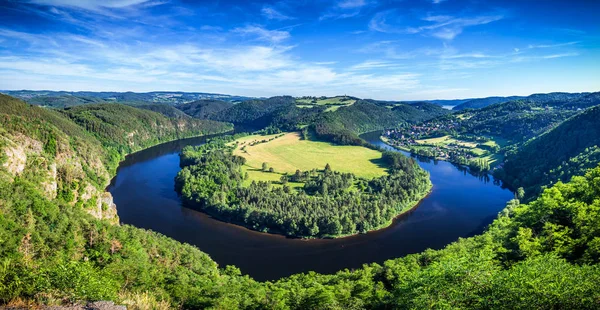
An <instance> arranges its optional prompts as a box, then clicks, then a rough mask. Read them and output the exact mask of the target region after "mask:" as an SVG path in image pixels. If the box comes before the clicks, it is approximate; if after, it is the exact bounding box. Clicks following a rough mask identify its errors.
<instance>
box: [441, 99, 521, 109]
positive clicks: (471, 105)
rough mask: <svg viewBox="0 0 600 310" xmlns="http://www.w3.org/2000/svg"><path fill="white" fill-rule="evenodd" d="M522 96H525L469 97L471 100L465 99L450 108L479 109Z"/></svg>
mask: <svg viewBox="0 0 600 310" xmlns="http://www.w3.org/2000/svg"><path fill="white" fill-rule="evenodd" d="M524 98H525V97H523V96H511V97H487V98H478V99H471V100H468V101H465V102H463V103H461V104H459V105H457V106H455V107H454V108H452V110H454V111H460V110H464V109H481V108H485V107H487V106H489V105H492V104H497V103H503V102H509V101H514V100H518V99H524Z"/></svg>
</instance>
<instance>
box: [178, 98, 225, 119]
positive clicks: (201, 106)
mask: <svg viewBox="0 0 600 310" xmlns="http://www.w3.org/2000/svg"><path fill="white" fill-rule="evenodd" d="M231 107H233V103H231V102H227V101H221V100H211V99H203V100H197V101H193V102H190V103H184V104H179V105H177V106H176V108H177V109H179V110H181V111H183V112H184V113H185V114H187V115H190V116H192V117H195V118H200V119H207V118H210V117H212V116H213V115H215V114H217V113H219V112H221V111H223V110H227V109H229V108H231Z"/></svg>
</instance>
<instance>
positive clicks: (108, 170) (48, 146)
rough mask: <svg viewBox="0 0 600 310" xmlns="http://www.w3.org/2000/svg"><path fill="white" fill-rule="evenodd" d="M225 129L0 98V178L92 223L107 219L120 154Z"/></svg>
mask: <svg viewBox="0 0 600 310" xmlns="http://www.w3.org/2000/svg"><path fill="white" fill-rule="evenodd" d="M229 129H231V126H230V125H228V124H224V123H218V122H214V121H201V120H193V119H191V118H188V119H171V118H166V117H164V116H162V115H160V114H158V113H155V112H151V111H146V110H141V109H137V108H133V107H129V106H123V105H117V104H100V105H97V104H94V105H85V106H78V107H74V108H68V109H67V110H54V109H47V108H41V107H37V106H33V105H29V104H27V103H25V102H23V101H21V100H18V99H16V98H12V97H10V96H6V95H0V157H1V158H2V167H3V168H4V170H3V172H2V173H0V176H1V178H2V179H5V180H7V181H9V182H12V181H17V180H18V181H25V182H28V183H30V185H31V186H32V187H35V188H36V189H37V190H39V191H41V192H42V193H43V194H44V195H45V196H46V197H47V198H49V199H56V200H58V201H60V202H62V203H65V204H68V205H71V206H77V207H78V208H83V209H85V210H86V211H88V212H89V213H92V214H93V215H95V216H96V217H99V218H114V217H115V216H116V212H115V209H114V206H113V204H112V197H110V194H109V193H105V192H104V188H105V187H106V186H107V185H108V182H109V180H110V177H111V175H112V174H113V173H114V171H115V170H116V167H117V164H118V163H119V161H121V160H122V159H123V158H124V156H125V155H126V154H128V153H131V152H133V151H136V150H140V149H141V148H143V147H148V146H150V145H153V144H157V143H160V142H163V141H167V140H172V139H177V138H181V137H189V136H196V135H202V134H210V133H216V132H223V131H226V130H229Z"/></svg>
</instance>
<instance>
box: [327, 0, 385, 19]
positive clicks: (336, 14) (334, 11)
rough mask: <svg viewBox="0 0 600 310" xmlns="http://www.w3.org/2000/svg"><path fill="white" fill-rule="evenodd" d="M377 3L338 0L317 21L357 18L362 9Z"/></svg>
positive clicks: (359, 0)
mask: <svg viewBox="0 0 600 310" xmlns="http://www.w3.org/2000/svg"><path fill="white" fill-rule="evenodd" d="M376 4H377V1H369V0H339V1H337V2H336V3H335V4H334V5H333V7H331V8H329V9H328V10H327V11H326V12H325V13H324V14H322V15H321V16H320V17H319V20H326V19H344V18H351V17H355V16H358V15H359V14H360V13H361V12H362V10H363V9H365V8H367V7H369V6H373V5H376Z"/></svg>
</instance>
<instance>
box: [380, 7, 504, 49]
mask: <svg viewBox="0 0 600 310" xmlns="http://www.w3.org/2000/svg"><path fill="white" fill-rule="evenodd" d="M503 17H504V16H503V15H483V16H474V17H454V16H448V15H429V16H426V17H423V18H421V21H424V22H428V23H429V24H426V25H421V26H414V27H401V26H399V25H398V24H399V23H398V22H397V19H398V16H397V10H395V9H392V10H387V11H382V12H379V13H377V14H375V16H373V18H372V19H371V21H370V22H369V29H370V30H372V31H377V32H384V33H399V34H417V33H422V34H426V35H429V36H433V37H436V38H439V39H443V40H446V41H450V40H453V39H454V38H455V37H456V36H458V35H459V34H461V33H462V32H463V30H464V29H465V28H467V27H471V26H477V25H485V24H489V23H491V22H494V21H498V20H501V19H502V18H503Z"/></svg>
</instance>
